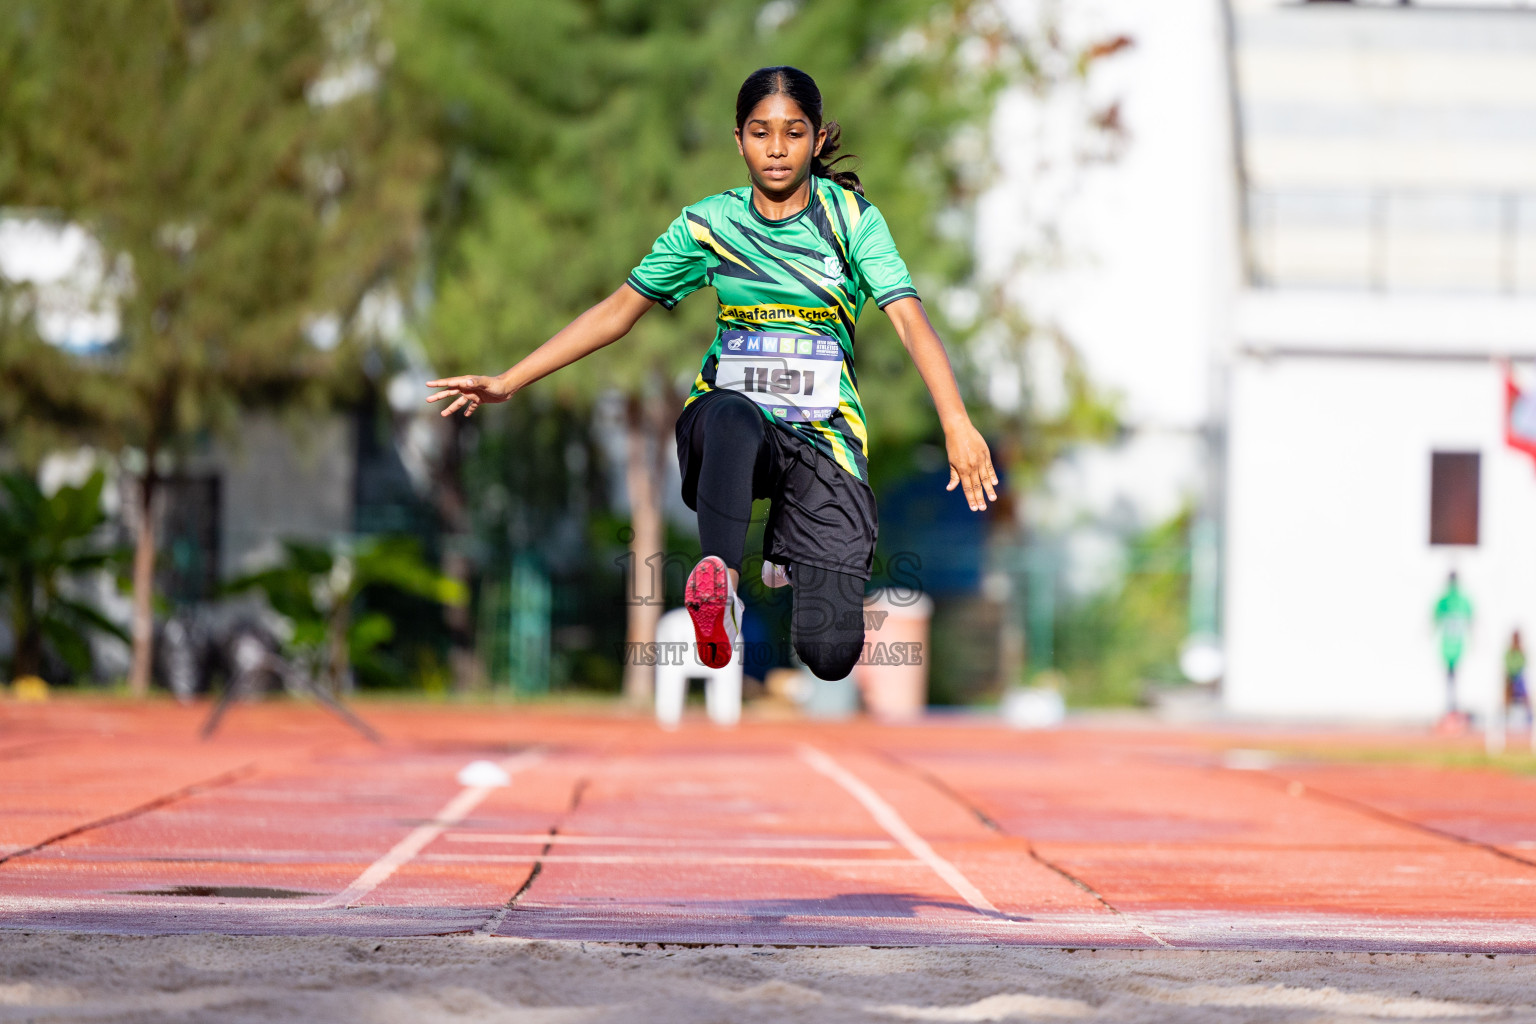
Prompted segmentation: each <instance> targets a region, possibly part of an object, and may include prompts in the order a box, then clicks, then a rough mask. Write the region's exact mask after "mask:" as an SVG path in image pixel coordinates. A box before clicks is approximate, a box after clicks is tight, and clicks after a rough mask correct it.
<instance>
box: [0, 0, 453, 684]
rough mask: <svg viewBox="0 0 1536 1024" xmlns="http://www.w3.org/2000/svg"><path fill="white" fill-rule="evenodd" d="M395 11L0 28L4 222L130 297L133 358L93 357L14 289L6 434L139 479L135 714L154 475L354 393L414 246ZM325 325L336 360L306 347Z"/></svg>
mask: <svg viewBox="0 0 1536 1024" xmlns="http://www.w3.org/2000/svg"><path fill="white" fill-rule="evenodd" d="M385 13H386V11H385V10H384V9H383V8H381V7H380V6H379V4H376V3H372V2H368V0H221V2H219V3H213V2H209V0H70V2H68V3H56V2H53V0H11V2H10V3H8V4H6V5H5V7H4V10H3V12H0V206H4V207H10V208H12V210H13V211H14V210H15V209H17V208H20V209H21V210H24V211H26V215H27V216H41V217H48V218H53V219H56V220H57V221H58V222H59V223H74V224H79V225H82V226H84V227H85V228H86V229H87V230H89V231H90V233H91V234H92V235H93V237H94V238H95V239H96V240H97V241H98V242H99V243H100V245H101V246H102V247H103V248H104V250H105V251H106V253H107V254H108V256H109V259H110V261H111V264H112V265H113V266H114V267H117V268H120V269H121V272H122V277H123V279H124V284H123V286H122V287H121V289H120V290H119V291H118V293H117V294H116V295H115V301H116V304H117V306H118V310H119V313H120V316H121V324H122V328H121V336H120V338H118V339H117V341H116V342H114V343H113V344H112V345H110V346H109V347H108V348H107V349H106V350H105V351H103V352H101V353H99V354H96V355H93V356H90V357H88V358H83V357H76V356H74V355H70V354H68V353H65V352H63V351H60V350H57V349H55V348H52V347H51V346H50V345H49V344H47V343H46V342H45V341H44V340H42V339H41V338H40V337H39V336H38V334H37V331H36V330H35V325H34V324H33V322H32V319H31V318H29V317H27V316H25V315H22V314H24V313H25V312H26V311H27V309H28V308H29V303H28V299H27V296H26V295H25V294H18V293H17V289H16V288H14V287H11V288H8V289H7V291H8V293H9V294H8V295H6V296H4V298H5V299H6V302H5V305H4V308H0V395H3V396H4V398H3V400H0V421H3V422H4V423H5V424H6V426H7V439H8V441H10V442H11V443H12V444H13V445H17V446H20V447H22V448H23V449H29V450H32V451H36V450H37V449H38V448H39V447H40V446H41V445H42V444H43V443H45V442H46V441H48V440H51V439H56V438H59V437H71V438H75V439H83V440H86V441H89V442H92V443H96V444H100V445H104V446H107V447H110V448H113V449H116V450H118V451H120V452H122V453H123V455H124V459H123V464H124V467H125V468H127V469H129V470H130V471H131V472H133V473H134V474H135V475H136V476H137V484H138V486H137V487H136V489H135V490H136V500H135V502H134V509H133V514H132V515H131V516H130V520H131V521H132V523H133V524H134V527H135V529H136V543H135V554H134V563H133V581H134V611H133V627H132V642H133V661H132V670H131V675H130V682H131V685H132V688H133V689H134V691H135V692H136V693H141V694H142V693H144V692H145V691H146V690H147V687H148V685H149V671H150V656H151V652H150V643H151V637H152V635H153V619H152V608H153V604H152V596H153V595H152V590H153V573H154V565H155V554H156V545H155V535H154V528H153V526H154V515H153V512H154V508H155V496H156V491H157V487H158V485H159V483H160V482H161V480H162V479H163V476H164V474H165V473H166V472H167V471H169V470H173V468H174V466H175V463H176V459H177V457H178V455H179V454H180V453H181V452H183V451H184V450H185V448H186V446H187V445H188V444H190V443H191V442H192V441H193V440H194V439H196V438H197V437H198V436H200V435H202V434H204V433H206V432H208V431H211V430H224V429H228V428H230V427H231V426H232V425H233V424H234V423H235V420H236V416H237V414H238V412H239V411H240V410H241V409H243V408H248V407H252V406H255V405H285V406H287V407H288V408H289V409H290V410H291V411H294V412H296V413H299V414H302V412H303V411H304V410H311V411H312V410H318V409H320V408H322V407H323V406H324V405H325V404H326V402H327V401H328V400H330V399H332V398H334V397H335V396H337V395H338V394H341V393H345V392H346V391H347V390H348V389H349V387H350V382H351V381H353V380H355V379H356V373H355V371H352V367H354V366H355V365H356V362H355V359H353V358H352V357H353V356H354V355H355V354H356V344H355V343H354V342H353V341H352V340H351V339H350V333H351V332H349V330H348V327H347V325H349V324H350V323H351V322H352V318H353V316H354V314H355V312H356V310H357V308H358V305H359V303H360V302H361V301H362V299H363V297H364V296H365V295H367V294H368V293H369V292H370V291H373V290H375V289H379V288H382V287H387V286H389V285H390V284H391V283H400V282H402V281H403V280H404V279H406V278H407V277H408V275H409V274H410V272H411V267H412V264H413V261H414V260H415V258H416V256H417V253H418V249H419V248H420V246H419V241H420V225H421V218H420V211H421V209H422V206H423V195H424V189H425V186H426V183H427V182H429V181H430V180H432V179H433V177H434V175H435V173H436V163H435V153H436V150H435V148H434V147H433V145H432V144H431V143H430V141H429V140H427V139H425V138H424V137H422V136H420V135H418V134H416V133H414V132H413V131H411V130H410V126H411V125H412V124H413V123H415V119H414V118H413V117H411V116H410V111H409V110H408V109H407V107H406V105H405V100H404V98H403V94H402V93H400V92H399V91H398V90H397V89H395V88H393V86H392V77H393V76H392V73H391V68H390V62H391V59H392V53H391V51H390V49H389V47H388V44H387V43H386V42H385V41H384V40H383V37H382V35H381V34H380V23H381V19H382V17H383V15H384V14H385ZM327 320H329V322H333V323H339V324H340V325H342V326H341V329H340V330H339V331H337V332H332V333H333V334H334V335H335V338H334V339H328V338H326V337H325V333H324V332H316V331H314V330H313V329H311V328H312V326H313V325H314V324H315V323H317V322H326V321H327ZM317 341H319V342H320V344H317V343H316V342H317ZM333 341H334V344H333V343H332V342H333Z"/></svg>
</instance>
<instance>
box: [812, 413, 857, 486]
mask: <svg viewBox="0 0 1536 1024" xmlns="http://www.w3.org/2000/svg"><path fill="white" fill-rule="evenodd" d="M812 425H813V426H814V427H815V428H816V429H817V430H818V431H820V432H821V434H822V435H823V436H825V437H826V439H827V443H828V444H830V445H831V446H832V456H833V457H834V458H835V459H837V464H838V465H839V466H842V467H843V468H844V469H845V470H847V471H848V472H849V473H851V474H853V475H854V476H855V477H857V476H858V475H859V471H858V470H857V469H856V468H854V465H853V458H852V457H851V456H850V455H849V454H848V442H846V441H844V440H843V435H842V434H839V433H838V432H837V431H835V430H833V429H832V428H831V427H829V426H827V425H826V424H825V423H815V424H812Z"/></svg>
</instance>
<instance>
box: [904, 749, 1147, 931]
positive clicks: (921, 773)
mask: <svg viewBox="0 0 1536 1024" xmlns="http://www.w3.org/2000/svg"><path fill="white" fill-rule="evenodd" d="M877 752H878V753H879V754H880V755H881V756H883V757H885V758H886V759H887V760H889V761H890V762H891V763H892V764H894V765H895V766H896V767H898V768H900V769H901V770H902V771H905V772H907V773H908V774H910V775H914V776H916V777H917V778H918V779H920V780H922V781H923V782H924V783H926V784H927V785H929V786H931V787H932V788H933V789H934V791H935V792H937V793H939V794H941V795H942V796H944V797H946V798H948V799H949V800H950V801H952V802H953V803H954V804H955V805H956V806H958V807H960V808H962V809H963V810H965V811H968V812H969V813H970V814H972V815H973V816H974V817H975V818H976V820H977V821H979V822H981V823H982V825H984V826H985V827H987V828H989V829H991V830H992V831H993V832H995V833H997V834H998V835H1000V836H1009V837H1010V838H1013V839H1023V840H1024V842H1025V844H1026V848H1027V849H1028V850H1029V855H1030V857H1031V858H1033V859H1034V860H1035V862H1036V863H1038V864H1039V865H1040V866H1041V867H1044V868H1046V869H1048V870H1050V871H1054V872H1055V873H1056V874H1058V875H1060V876H1061V877H1062V878H1064V879H1066V880H1067V881H1068V882H1071V883H1072V884H1073V885H1075V886H1077V887H1078V888H1079V889H1081V890H1082V891H1083V892H1085V893H1087V894H1088V895H1089V896H1092V897H1093V898H1094V899H1095V900H1098V902H1099V904H1100V905H1101V906H1103V907H1104V909H1105V910H1107V911H1109V912H1110V913H1111V914H1114V915H1115V916H1117V917H1119V918H1121V919H1122V920H1124V921H1125V923H1126V924H1128V925H1130V926H1131V927H1132V928H1134V929H1136V930H1137V931H1138V932H1140V933H1141V934H1143V935H1145V936H1146V937H1147V938H1149V939H1151V940H1152V941H1153V942H1155V943H1157V944H1158V945H1159V946H1163V947H1165V948H1167V949H1172V948H1174V947H1173V946H1171V945H1169V944H1168V943H1167V942H1164V941H1163V940H1162V939H1161V938H1159V937H1158V936H1157V935H1155V934H1154V933H1152V932H1151V931H1149V930H1148V929H1146V928H1144V927H1142V926H1141V925H1140V924H1138V923H1136V919H1135V918H1133V917H1132V916H1131V915H1129V914H1127V913H1125V912H1124V911H1123V910H1121V909H1120V908H1119V907H1117V906H1115V905H1114V904H1113V903H1111V902H1109V900H1107V899H1105V898H1104V894H1103V893H1101V892H1099V890H1097V889H1095V888H1094V887H1093V886H1091V885H1089V884H1088V883H1087V882H1085V881H1083V880H1082V879H1081V878H1078V877H1077V876H1076V875H1074V874H1072V872H1070V871H1068V870H1067V869H1066V868H1063V867H1061V866H1060V865H1058V864H1056V863H1054V862H1053V861H1051V860H1049V859H1047V858H1046V857H1044V856H1043V855H1042V854H1041V853H1040V851H1039V850H1037V849H1035V841H1034V840H1033V839H1030V838H1029V837H1028V836H1012V835H1010V833H1009V832H1008V830H1007V829H1005V828H1003V826H1002V825H1001V824H999V823H998V821H997V819H995V818H993V817H992V816H991V815H990V814H988V813H987V812H986V811H983V810H982V809H981V808H980V807H977V806H976V805H975V804H974V803H972V802H971V800H970V798H969V797H967V796H965V795H964V794H963V793H961V792H960V791H959V790H957V789H955V788H954V787H953V786H951V785H950V784H949V783H947V782H945V781H944V780H943V779H941V778H939V777H938V776H937V775H935V774H933V773H932V772H930V771H929V770H928V769H926V768H920V767H918V766H917V765H915V764H912V763H910V762H908V761H905V760H903V759H902V758H899V757H897V756H896V755H895V754H892V753H890V752H888V751H884V750H881V751H877Z"/></svg>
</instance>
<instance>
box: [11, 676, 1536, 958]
mask: <svg viewBox="0 0 1536 1024" xmlns="http://www.w3.org/2000/svg"><path fill="white" fill-rule="evenodd" d="M203 712H204V709H201V708H190V709H183V708H178V707H175V706H172V705H167V704H154V705H130V704H121V703H111V702H77V701H56V702H54V703H52V704H47V705H20V704H0V928H5V929H12V930H28V931H37V930H59V931H75V932H97V933H116V934H166V933H222V934H306V935H343V936H406V935H434V934H462V933H477V934H481V935H486V936H509V937H521V938H559V939H580V940H596V941H608V942H628V943H652V942H654V943H694V944H700V943H702V944H715V943H721V944H726V943H728V944H774V945H841V944H850V945H855V944H856V945H882V946H889V945H946V944H957V945H958V944H1005V945H1030V946H1049V947H1069V948H1081V947H1093V948H1106V947H1123V948H1156V947H1167V948H1198V949H1223V948H1225V949H1273V950H1339V951H1445V952H1469V953H1470V952H1479V953H1499V952H1506V953H1515V952H1518V953H1536V780H1532V779H1529V778H1524V777H1518V776H1514V775H1509V774H1504V773H1499V772H1493V771H1473V770H1457V771H1447V770H1437V769H1432V768H1426V767H1412V766H1387V765H1380V764H1375V765H1368V764H1359V763H1356V764H1343V763H1330V762H1328V761H1326V760H1320V759H1315V758H1308V757H1303V756H1297V755H1296V753H1295V752H1296V751H1297V750H1298V749H1303V748H1305V747H1306V745H1307V744H1308V743H1314V744H1315V743H1317V742H1318V740H1317V738H1316V737H1310V738H1309V737H1306V736H1297V735H1286V734H1279V733H1271V734H1264V735H1253V734H1249V735H1246V736H1244V735H1238V734H1235V733H1223V732H1217V731H1193V732H1183V733H1176V732H1168V731H1159V730H1151V729H1132V728H1126V729H1119V730H1112V729H1090V728H1070V729H1065V730H1061V731H1056V732H1050V733H1020V732H1012V731H1008V730H1005V729H1003V728H1001V727H998V726H992V725H987V724H982V723H975V722H948V723H942V722H939V723H934V722H930V723H925V724H922V725H916V726H910V727H901V728H897V727H881V726H876V725H873V724H867V723H856V724H846V725H806V724H785V723H768V722H764V723H751V722H749V723H747V724H746V725H744V726H742V727H741V728H738V729H735V730H730V731H722V730H717V729H714V728H712V727H710V726H708V725H705V724H703V723H693V722H689V723H686V724H685V726H684V727H683V728H682V729H681V730H679V731H677V732H675V733H665V732H662V731H660V730H659V729H657V728H656V727H655V726H654V725H653V724H651V723H649V722H648V721H645V720H643V719H638V718H622V717H615V716H599V715H592V714H588V715H584V716H583V715H575V714H569V713H566V714H562V713H556V712H552V711H548V710H538V711H527V710H518V709H486V708H433V707H425V706H409V705H377V706H369V707H367V708H366V709H365V711H364V713H365V714H366V716H367V717H368V718H369V719H370V720H371V721H372V722H373V723H374V724H375V725H377V726H378V728H379V729H380V731H381V732H382V733H383V734H384V735H385V736H386V737H387V740H386V742H385V743H384V744H383V745H381V746H374V745H371V744H368V743H365V742H362V741H360V740H357V739H356V738H355V737H353V736H352V735H351V734H349V733H347V732H345V731H343V730H342V729H341V728H340V727H339V726H336V725H334V724H333V723H332V722H331V721H330V720H329V719H328V718H327V717H326V716H325V715H324V713H323V712H321V711H320V710H317V709H315V708H311V707H306V706H295V705H289V704H273V705H263V706H257V707H240V708H237V709H235V710H234V711H233V712H232V714H231V716H230V719H229V721H228V722H227V724H226V726H225V727H224V730H223V731H222V732H221V733H220V735H219V736H217V737H216V738H215V739H214V740H212V741H209V742H202V741H199V740H197V739H196V738H195V736H196V731H197V726H198V724H199V721H200V717H201V715H202V714H203ZM1328 742H1330V743H1335V744H1337V743H1339V742H1340V738H1339V737H1331V738H1329V739H1328ZM1350 742H1353V743H1355V744H1357V745H1359V744H1378V745H1380V744H1387V745H1391V744H1396V745H1397V746H1403V745H1405V744H1408V743H1420V744H1424V743H1428V742H1431V741H1428V740H1423V739H1415V738H1412V737H1405V736H1402V735H1399V736H1396V737H1354V738H1352V739H1350ZM1257 747H1273V748H1278V749H1283V750H1287V751H1290V754H1289V759H1278V758H1275V757H1273V756H1268V755H1263V754H1260V753H1256V752H1254V750H1253V748H1257ZM480 760H488V761H491V762H493V763H494V764H496V765H498V766H499V767H500V769H501V773H497V772H495V771H492V772H490V773H489V775H487V774H486V773H485V768H484V766H481V768H480V769H479V771H478V772H477V773H468V774H463V778H462V780H461V773H462V772H463V769H464V768H465V767H466V766H467V765H469V764H470V763H472V762H475V761H480ZM500 776H504V778H503V777H500Z"/></svg>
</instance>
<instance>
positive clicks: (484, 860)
mask: <svg viewBox="0 0 1536 1024" xmlns="http://www.w3.org/2000/svg"><path fill="white" fill-rule="evenodd" d="M421 859H422V860H423V861H432V862H433V863H437V862H440V861H441V862H449V863H452V862H460V863H463V862H469V863H473V864H532V863H533V862H535V861H538V862H539V863H540V864H676V865H680V866H681V865H685V864H686V865H687V866H689V867H710V866H712V865H756V866H760V867H786V866H789V867H812V868H846V867H861V868H864V867H869V866H870V865H871V864H873V865H876V866H878V867H898V868H920V867H925V866H926V862H924V861H920V860H907V859H906V858H905V857H903V858H899V859H894V858H890V857H718V856H710V855H706V856H702V857H678V856H674V855H670V854H669V855H665V856H663V855H660V854H658V855H656V856H652V857H647V856H645V855H644V854H625V853H547V854H538V853H427V854H423V855H422V858H421Z"/></svg>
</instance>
